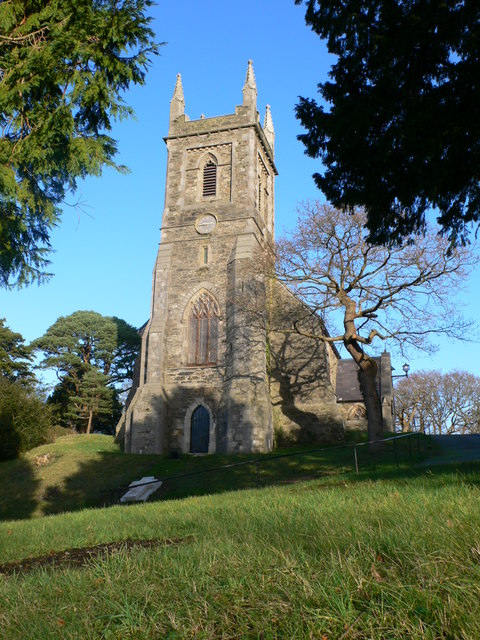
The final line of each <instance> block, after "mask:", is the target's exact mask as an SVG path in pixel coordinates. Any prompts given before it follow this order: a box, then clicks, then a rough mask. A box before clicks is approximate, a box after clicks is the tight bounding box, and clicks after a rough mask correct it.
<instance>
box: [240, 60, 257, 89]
mask: <svg viewBox="0 0 480 640" xmlns="http://www.w3.org/2000/svg"><path fill="white" fill-rule="evenodd" d="M247 87H248V88H250V89H255V90H256V89H257V83H256V82H255V74H254V72H253V63H252V61H251V60H249V61H248V67H247V77H246V78H245V86H244V87H243V88H244V89H246V88H247Z"/></svg>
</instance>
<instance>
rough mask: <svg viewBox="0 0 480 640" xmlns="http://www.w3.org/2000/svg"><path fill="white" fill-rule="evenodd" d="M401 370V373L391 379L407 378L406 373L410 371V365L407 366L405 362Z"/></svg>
mask: <svg viewBox="0 0 480 640" xmlns="http://www.w3.org/2000/svg"><path fill="white" fill-rule="evenodd" d="M402 369H403V373H400V374H398V375H397V376H392V378H408V372H409V371H410V365H409V364H408V362H405V364H404V365H403V367H402Z"/></svg>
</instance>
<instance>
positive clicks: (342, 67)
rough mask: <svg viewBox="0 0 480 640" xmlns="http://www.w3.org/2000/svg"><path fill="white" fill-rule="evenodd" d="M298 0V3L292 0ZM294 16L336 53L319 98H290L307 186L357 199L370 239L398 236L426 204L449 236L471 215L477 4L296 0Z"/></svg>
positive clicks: (477, 142) (479, 26) (479, 125)
mask: <svg viewBox="0 0 480 640" xmlns="http://www.w3.org/2000/svg"><path fill="white" fill-rule="evenodd" d="M296 4H303V0H296ZM305 4H306V6H307V9H306V22H307V24H309V25H310V26H311V28H312V30H313V31H314V32H315V33H317V34H318V35H319V36H320V37H321V38H324V39H325V40H326V42H327V46H328V50H329V52H330V53H332V54H335V55H336V56H337V60H336V62H335V64H334V65H333V66H332V69H331V71H330V79H329V80H328V81H326V82H323V83H321V84H319V93H320V95H321V97H322V99H323V101H322V103H317V102H316V101H315V100H313V99H309V98H300V101H299V103H298V105H297V107H296V112H297V117H298V118H299V120H300V121H301V123H302V125H303V126H304V127H305V128H306V129H307V133H305V134H303V135H300V136H299V138H300V140H301V141H302V142H303V143H304V144H305V147H306V153H307V154H308V155H310V156H312V157H318V158H321V159H322V161H323V164H324V166H325V171H324V172H323V174H320V173H316V174H315V176H314V178H315V181H316V184H317V186H318V187H319V188H320V189H321V190H322V191H323V192H324V193H325V195H326V196H327V198H328V199H329V200H330V202H332V203H333V204H334V205H335V206H337V207H347V208H350V207H354V206H363V207H364V208H365V209H366V211H367V213H368V228H369V230H370V238H369V239H370V240H371V241H373V242H376V243H389V242H392V241H401V240H402V239H403V238H405V237H406V236H408V235H409V234H410V233H411V232H419V231H422V230H423V229H424V223H425V214H426V211H427V210H428V209H430V208H434V210H435V213H436V214H437V217H438V222H439V224H440V226H441V229H442V232H443V233H446V234H447V235H448V236H449V238H450V239H451V240H452V241H453V242H463V241H465V240H466V238H467V237H468V231H469V228H470V227H471V226H472V223H473V224H474V223H476V222H478V221H479V220H480V185H479V180H480V3H479V2H478V0H463V1H461V2H459V1H457V0H396V1H395V2H390V1H388V0H348V1H347V2H345V1H343V0H328V1H326V0H325V1H323V0H306V1H305Z"/></svg>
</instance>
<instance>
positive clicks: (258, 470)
mask: <svg viewBox="0 0 480 640" xmlns="http://www.w3.org/2000/svg"><path fill="white" fill-rule="evenodd" d="M255 465H256V467H257V489H258V487H259V486H260V462H259V461H258V460H257V461H256V463H255Z"/></svg>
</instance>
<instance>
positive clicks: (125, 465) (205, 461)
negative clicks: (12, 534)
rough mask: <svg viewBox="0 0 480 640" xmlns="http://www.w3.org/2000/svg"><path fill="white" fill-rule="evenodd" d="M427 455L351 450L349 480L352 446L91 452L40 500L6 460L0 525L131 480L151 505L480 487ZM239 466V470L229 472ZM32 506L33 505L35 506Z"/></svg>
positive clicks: (65, 507) (116, 490)
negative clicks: (367, 487) (390, 486)
mask: <svg viewBox="0 0 480 640" xmlns="http://www.w3.org/2000/svg"><path fill="white" fill-rule="evenodd" d="M292 453H293V454H294V455H291V454H292ZM429 454H430V451H429V450H425V448H423V449H422V448H421V447H418V448H417V447H416V446H412V443H410V444H408V441H402V440H400V441H397V445H396V455H395V452H394V449H393V443H392V442H388V441H386V444H385V447H384V451H383V453H382V454H381V455H380V456H377V455H375V456H372V455H371V454H369V453H368V450H367V447H357V463H358V467H359V469H358V475H357V473H356V469H355V457H354V449H353V447H349V448H341V447H332V448H328V449H317V450H310V451H303V452H300V451H293V452H291V451H290V452H288V454H287V455H285V456H283V457H279V456H278V452H277V454H264V455H257V456H248V455H243V456H241V455H238V456H227V455H213V456H187V455H181V456H179V457H178V458H177V459H172V458H167V457H165V456H159V455H134V454H130V455H128V456H127V455H121V454H120V455H119V454H118V453H113V452H107V451H103V452H98V454H97V455H96V457H95V459H90V460H85V461H84V462H80V463H79V464H78V465H77V468H76V470H75V471H74V472H73V473H72V474H71V475H70V476H68V477H66V478H64V479H63V480H62V483H61V486H59V485H58V484H57V485H55V486H50V487H48V486H47V489H46V490H45V491H44V492H43V494H42V495H36V494H35V492H36V490H37V484H38V481H36V480H35V478H34V473H33V468H32V465H31V463H29V462H27V461H12V464H11V465H10V475H9V473H8V468H9V465H8V463H4V464H2V465H1V466H0V471H1V473H2V474H4V475H3V480H4V481H3V483H2V485H1V486H0V516H1V517H2V518H3V519H24V518H29V517H31V515H32V513H33V512H34V511H35V509H36V508H37V507H38V506H41V512H42V513H43V514H45V515H47V514H56V513H62V512H66V511H78V510H81V509H85V508H91V507H103V506H110V505H112V504H116V503H118V501H119V499H120V497H121V496H122V495H123V493H124V492H125V491H126V487H127V486H128V484H129V483H130V482H131V481H132V480H138V479H140V478H141V477H143V476H155V477H156V478H159V479H162V480H163V485H162V487H161V488H160V490H159V491H158V492H157V493H156V494H154V496H152V498H151V499H157V500H170V499H180V498H185V497H189V496H199V495H207V494H214V493H222V492H224V491H236V490H242V489H251V488H256V487H258V488H261V487H266V486H271V485H276V484H291V483H295V482H300V481H304V480H309V479H319V480H320V481H321V483H322V486H324V487H325V488H327V487H328V486H335V485H337V486H338V485H339V484H341V485H344V486H346V487H348V486H349V485H351V484H356V483H358V482H366V481H377V480H378V481H380V480H389V479H392V480H393V479H397V480H402V479H405V480H408V479H411V478H416V477H419V476H424V477H427V478H432V479H433V478H437V479H438V480H439V481H440V482H442V481H445V482H448V481H449V479H448V477H449V476H450V477H451V476H452V474H456V471H457V470H458V471H459V472H460V476H459V475H458V474H457V479H456V480H455V481H456V482H458V481H461V482H467V483H468V484H472V485H477V486H478V485H480V474H479V473H478V469H479V464H478V463H471V464H467V463H463V464H460V465H435V466H433V467H431V468H428V467H425V466H419V462H421V460H422V459H425V458H426V457H427V456H428V455H429ZM239 462H240V463H242V464H240V465H237V464H236V463H239ZM397 462H398V468H397ZM13 463H15V464H13ZM223 465H228V466H226V467H223ZM222 467H223V468H222ZM7 478H8V480H7ZM442 478H443V480H442ZM433 484H435V483H433ZM2 487H3V488H2ZM37 494H38V491H37ZM40 501H41V505H38V504H37V502H40Z"/></svg>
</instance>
